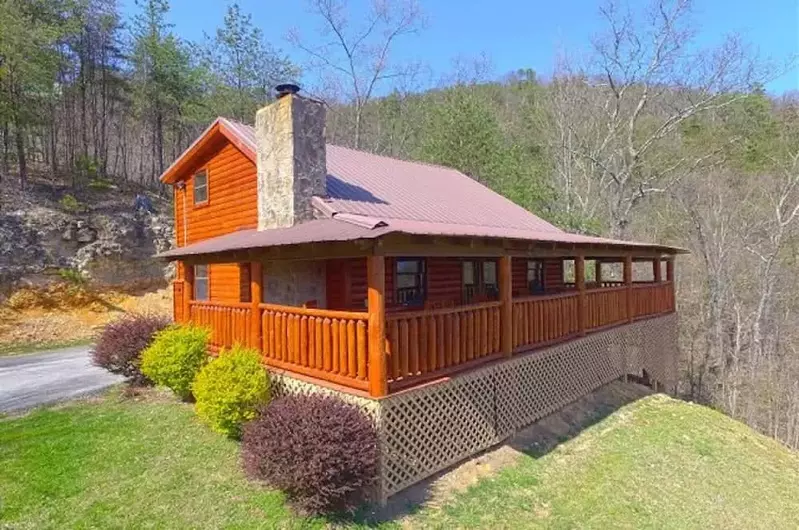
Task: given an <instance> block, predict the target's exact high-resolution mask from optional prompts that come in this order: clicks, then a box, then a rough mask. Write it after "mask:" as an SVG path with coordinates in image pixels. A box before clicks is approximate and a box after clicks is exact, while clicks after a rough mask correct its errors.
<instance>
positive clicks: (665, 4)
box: [551, 0, 765, 237]
mask: <svg viewBox="0 0 799 530" xmlns="http://www.w3.org/2000/svg"><path fill="white" fill-rule="evenodd" d="M600 13H601V15H602V17H603V19H604V20H605V22H606V25H607V28H608V29H607V32H606V33H605V34H603V35H602V36H600V37H598V38H596V39H595V41H594V43H593V53H592V56H591V57H590V59H589V61H588V63H587V64H586V65H584V66H576V65H575V64H573V63H571V62H569V61H564V62H563V64H562V66H561V67H560V68H559V71H558V72H556V75H555V78H554V80H553V90H552V98H553V101H552V104H551V108H552V120H553V122H554V127H553V131H554V132H555V138H554V147H555V150H556V152H557V153H558V155H557V157H556V164H557V176H558V177H559V178H560V179H561V180H562V183H563V189H565V191H566V194H567V195H568V197H567V199H566V202H567V206H568V207H569V208H571V209H576V210H577V213H579V214H581V215H584V216H586V217H593V216H595V215H596V214H597V211H598V210H599V209H600V208H606V209H607V213H608V216H609V218H610V223H611V226H610V231H611V234H612V235H613V236H616V237H623V236H625V235H626V233H627V229H628V226H629V223H630V219H631V213H632V212H633V210H634V209H635V208H636V207H637V206H638V205H639V204H640V203H641V201H642V200H643V199H644V198H646V197H648V196H650V195H651V194H657V193H662V192H665V191H667V190H669V189H670V188H671V187H672V186H673V185H674V184H675V183H676V182H678V181H679V180H680V179H681V178H682V176H683V175H685V174H687V173H690V172H691V171H695V170H696V169H698V168H700V167H703V166H704V165H705V164H706V163H708V162H711V161H713V159H714V157H715V155H716V154H717V151H716V150H710V151H709V152H708V151H706V152H702V153H685V152H684V151H680V150H679V149H677V148H676V147H677V146H678V143H679V138H678V136H679V135H678V133H679V130H680V127H682V126H683V125H684V124H685V123H686V122H687V120H690V119H691V118H693V117H695V116H697V115H699V114H702V113H706V112H709V111H713V110H717V109H720V108H723V107H725V106H727V105H730V104H731V103H733V102H735V101H736V100H737V99H738V98H740V97H744V96H745V95H746V94H747V93H749V92H750V90H751V89H752V87H753V86H756V85H757V84H758V83H761V82H762V81H763V80H764V78H765V76H764V75H763V74H762V73H761V72H760V71H759V70H758V69H757V68H756V62H755V61H754V60H753V58H752V56H751V55H750V54H749V53H748V51H747V49H746V47H745V46H744V45H743V44H742V42H741V41H740V39H739V38H737V37H736V36H731V37H728V38H727V39H726V40H725V41H724V42H723V43H722V44H721V45H719V46H718V47H715V48H712V49H707V50H702V49H699V48H698V45H697V43H696V41H695V40H694V32H693V30H692V28H691V23H690V14H691V2H690V0H656V1H655V2H654V3H652V4H651V5H650V6H649V7H648V9H646V10H645V11H641V12H635V11H633V10H632V9H631V8H629V7H627V6H625V5H623V4H620V3H617V2H615V1H611V2H610V3H608V4H606V5H605V6H604V7H603V8H602V9H601V10H600ZM729 140H730V141H733V140H734V139H729Z"/></svg>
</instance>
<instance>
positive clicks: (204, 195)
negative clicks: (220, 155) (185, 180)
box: [194, 169, 208, 206]
mask: <svg viewBox="0 0 799 530" xmlns="http://www.w3.org/2000/svg"><path fill="white" fill-rule="evenodd" d="M206 202H208V172H207V171H205V170H204V169H203V170H202V171H198V172H197V173H196V174H195V175H194V204H195V206H196V205H198V204H204V203H206Z"/></svg>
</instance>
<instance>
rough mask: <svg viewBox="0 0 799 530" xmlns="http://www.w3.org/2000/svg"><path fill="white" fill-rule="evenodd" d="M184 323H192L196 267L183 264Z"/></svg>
mask: <svg viewBox="0 0 799 530" xmlns="http://www.w3.org/2000/svg"><path fill="white" fill-rule="evenodd" d="M183 282H184V283H183V321H184V322H191V301H192V300H193V299H194V265H192V264H191V263H186V262H185V261H184V262H183Z"/></svg>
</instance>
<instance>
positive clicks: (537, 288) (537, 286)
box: [527, 260, 544, 294]
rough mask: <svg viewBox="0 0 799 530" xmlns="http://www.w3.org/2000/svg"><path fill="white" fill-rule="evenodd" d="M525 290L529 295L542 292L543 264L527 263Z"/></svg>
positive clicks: (538, 262)
mask: <svg viewBox="0 0 799 530" xmlns="http://www.w3.org/2000/svg"><path fill="white" fill-rule="evenodd" d="M527 289H528V290H529V291H530V293H531V294H535V293H543V292H544V262H543V261H537V260H536V261H528V262H527Z"/></svg>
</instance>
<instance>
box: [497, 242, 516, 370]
mask: <svg viewBox="0 0 799 530" xmlns="http://www.w3.org/2000/svg"><path fill="white" fill-rule="evenodd" d="M512 281H513V273H512V267H511V257H510V256H501V257H500V258H499V299H500V302H501V303H502V305H501V306H500V309H499V311H500V315H499V321H500V323H501V324H500V330H501V331H500V347H501V349H502V353H504V354H505V355H506V356H508V357H510V356H511V354H512V353H513V286H512V285H511V282H512Z"/></svg>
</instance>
